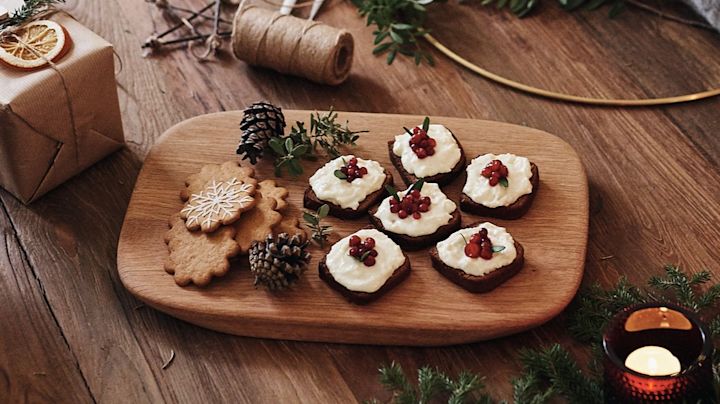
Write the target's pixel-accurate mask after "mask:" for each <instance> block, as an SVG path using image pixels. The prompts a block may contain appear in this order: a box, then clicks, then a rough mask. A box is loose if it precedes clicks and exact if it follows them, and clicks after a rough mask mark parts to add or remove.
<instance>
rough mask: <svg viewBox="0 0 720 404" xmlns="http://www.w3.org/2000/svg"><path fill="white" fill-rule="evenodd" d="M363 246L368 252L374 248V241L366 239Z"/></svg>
mask: <svg viewBox="0 0 720 404" xmlns="http://www.w3.org/2000/svg"><path fill="white" fill-rule="evenodd" d="M364 244H365V248H367V249H368V250H372V249H373V248H375V239H374V238H372V237H368V238H366V239H365V243H364Z"/></svg>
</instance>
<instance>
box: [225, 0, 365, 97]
mask: <svg viewBox="0 0 720 404" xmlns="http://www.w3.org/2000/svg"><path fill="white" fill-rule="evenodd" d="M232 49H233V53H234V54H235V56H236V57H237V58H238V59H240V60H243V61H245V62H247V63H248V64H250V65H254V66H263V67H267V68H270V69H273V70H276V71H278V72H280V73H285V74H291V75H295V76H300V77H304V78H306V79H308V80H312V81H314V82H317V83H323V84H332V85H337V84H340V83H342V82H343V81H345V79H346V78H347V77H348V75H349V74H350V68H351V67H352V61H353V50H354V42H353V37H352V35H351V34H350V33H349V32H348V31H346V30H343V29H338V28H334V27H331V26H329V25H326V24H323V23H320V22H317V21H312V20H305V19H301V18H297V17H293V16H291V15H282V14H280V13H278V12H274V11H271V10H268V9H265V8H262V7H258V6H255V5H241V6H240V8H238V11H237V14H235V19H234V21H233V32H232Z"/></svg>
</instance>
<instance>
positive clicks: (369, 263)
mask: <svg viewBox="0 0 720 404" xmlns="http://www.w3.org/2000/svg"><path fill="white" fill-rule="evenodd" d="M363 264H365V266H368V267H371V266H373V265H375V257H373V256H372V255H369V256H367V257H365V261H363Z"/></svg>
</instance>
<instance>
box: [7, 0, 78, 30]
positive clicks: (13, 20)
mask: <svg viewBox="0 0 720 404" xmlns="http://www.w3.org/2000/svg"><path fill="white" fill-rule="evenodd" d="M61 3H65V0H25V2H24V3H23V5H22V6H20V7H19V8H18V9H17V10H15V11H14V12H13V13H12V14H11V15H10V17H9V18H8V19H7V20H4V21H0V30H2V29H5V28H8V27H14V26H18V25H22V24H23V23H25V22H26V21H28V20H29V19H31V18H33V17H34V16H36V15H38V14H39V13H41V12H43V11H45V10H47V9H48V8H49V7H52V6H54V5H56V4H61Z"/></svg>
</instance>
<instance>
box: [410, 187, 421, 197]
mask: <svg viewBox="0 0 720 404" xmlns="http://www.w3.org/2000/svg"><path fill="white" fill-rule="evenodd" d="M410 196H412V197H413V199H418V198H419V197H420V191H418V190H417V189H413V190H412V192H410Z"/></svg>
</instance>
